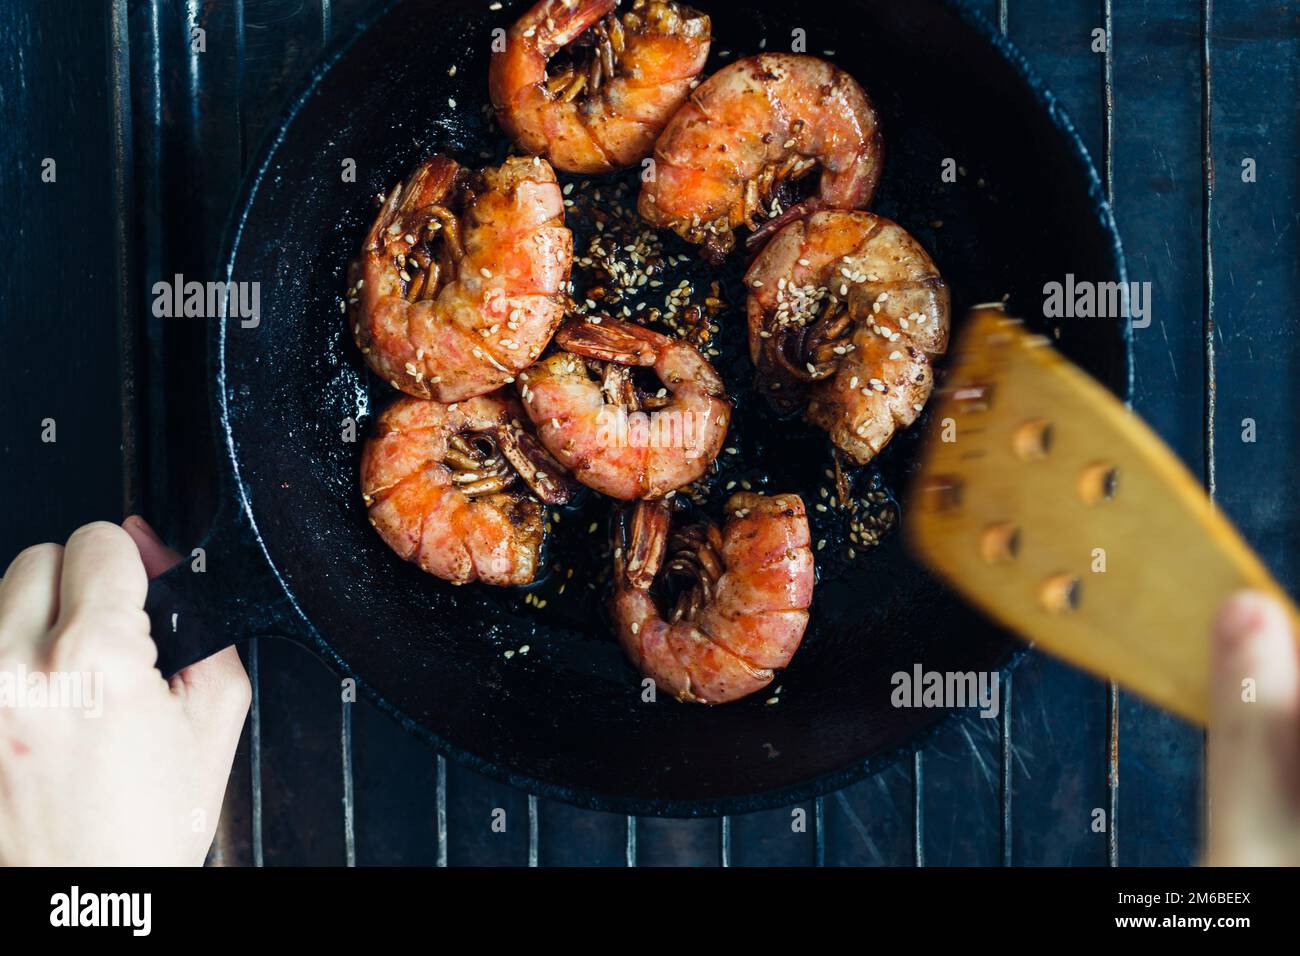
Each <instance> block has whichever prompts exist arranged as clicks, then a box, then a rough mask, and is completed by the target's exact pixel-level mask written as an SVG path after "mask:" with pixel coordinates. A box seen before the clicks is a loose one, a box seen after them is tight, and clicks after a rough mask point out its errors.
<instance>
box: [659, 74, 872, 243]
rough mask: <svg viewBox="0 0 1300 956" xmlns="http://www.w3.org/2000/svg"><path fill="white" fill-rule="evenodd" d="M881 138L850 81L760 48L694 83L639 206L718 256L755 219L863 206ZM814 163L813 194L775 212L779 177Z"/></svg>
mask: <svg viewBox="0 0 1300 956" xmlns="http://www.w3.org/2000/svg"><path fill="white" fill-rule="evenodd" d="M883 154H884V144H883V141H882V138H881V135H880V129H879V124H878V122H877V120H876V111H875V108H874V107H873V106H872V105H871V101H870V100H869V99H868V98H867V95H866V93H864V92H863V90H862V87H860V86H859V85H858V83H857V81H856V80H854V79H853V77H851V76H849V74H847V73H845V72H844V71H843V70H841V69H839V68H838V67H836V66H833V65H831V64H830V63H827V62H825V61H824V60H819V59H817V58H816V57H812V56H800V55H797V54H791V53H760V54H759V55H758V56H751V57H748V58H746V59H743V60H737V61H736V62H735V63H732V64H731V65H730V66H727V67H725V68H723V69H721V70H719V71H718V72H717V73H715V74H713V76H711V77H709V79H708V80H706V81H705V82H704V83H702V84H701V85H700V86H699V88H698V89H696V90H695V91H694V92H693V93H692V94H691V98H690V101H689V102H688V103H687V104H686V105H685V106H683V107H682V108H681V109H680V110H678V111H677V113H676V114H675V115H674V116H673V118H672V121H671V122H669V124H668V126H667V127H666V128H665V129H664V131H663V133H662V134H661V135H660V136H659V139H658V141H657V142H656V143H655V150H654V159H655V165H654V177H653V178H652V179H648V181H647V182H646V183H645V184H644V185H643V186H642V188H641V195H640V198H639V199H638V202H637V208H638V211H639V212H640V214H641V216H642V218H644V219H645V220H647V221H648V222H650V223H651V224H652V225H654V226H659V227H665V228H670V229H672V230H673V231H675V232H676V233H678V234H679V235H680V236H681V237H682V238H683V239H686V240H687V241H689V242H696V243H704V244H705V250H704V251H705V255H706V256H707V257H708V258H710V259H712V260H714V261H715V262H716V261H718V260H720V259H721V257H722V256H723V255H725V254H726V253H727V252H728V251H730V249H731V247H732V245H733V243H734V241H735V238H734V235H733V230H734V229H736V228H738V227H740V226H742V225H743V226H746V227H748V228H750V229H754V228H756V225H757V223H758V220H759V219H760V218H766V217H771V218H773V219H775V220H776V222H775V223H772V224H770V225H769V227H765V228H763V229H760V230H759V232H758V233H756V234H755V236H754V237H751V238H755V239H757V238H761V237H764V236H766V235H767V234H769V233H770V232H772V231H775V228H776V225H777V224H780V223H783V222H784V221H785V216H786V214H787V213H788V214H789V215H791V216H793V215H797V214H806V213H808V212H812V211H815V210H818V209H861V208H864V207H865V206H866V205H867V203H868V202H869V201H870V200H871V196H872V194H873V193H874V192H875V189H876V183H877V181H878V180H879V179H880V168H881V163H882V161H883ZM818 166H820V167H821V171H822V172H821V179H820V182H819V183H818V187H817V194H816V196H814V197H811V198H809V199H807V200H805V201H804V202H802V203H799V204H797V205H796V206H795V207H794V209H793V210H787V212H786V213H783V212H782V210H781V207H782V206H783V205H784V204H785V203H786V202H788V200H789V199H790V198H791V197H790V195H789V194H790V192H791V190H790V189H789V188H787V186H786V184H788V183H791V182H792V181H794V180H796V179H799V178H801V177H803V176H806V175H807V174H809V173H811V172H812V171H813V170H814V169H815V168H817V167H818Z"/></svg>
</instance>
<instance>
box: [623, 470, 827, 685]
mask: <svg viewBox="0 0 1300 956" xmlns="http://www.w3.org/2000/svg"><path fill="white" fill-rule="evenodd" d="M726 512H727V517H726V522H725V524H724V525H723V527H722V530H721V531H719V530H718V527H717V526H716V525H714V524H711V523H706V524H698V525H693V526H691V527H688V528H685V529H682V530H679V531H677V532H676V533H675V534H673V535H672V537H671V539H669V536H668V530H669V524H670V520H671V519H670V509H669V503H668V502H665V501H643V502H640V503H639V504H637V506H636V510H635V514H634V516H633V517H632V519H631V521H630V522H629V521H628V520H627V516H626V514H622V515H620V519H621V520H620V522H619V524H618V526H617V528H616V533H617V538H616V541H615V549H614V565H615V567H614V589H615V590H614V596H613V600H612V602H611V613H612V616H613V618H614V627H615V630H616V632H617V634H618V639H619V642H620V643H621V644H622V645H623V649H624V650H625V651H626V652H627V655H628V657H630V658H631V659H632V663H633V664H635V665H636V667H637V669H638V670H640V671H641V673H642V674H645V675H646V676H647V677H650V678H652V679H653V680H654V682H655V684H657V685H658V686H659V688H660V689H661V690H663V691H666V692H667V693H670V694H672V695H674V696H675V697H677V699H678V700H686V701H696V702H699V703H705V704H725V703H726V702H727V701H731V700H736V699H737V698H740V697H744V696H746V695H748V694H752V693H754V692H755V691H758V690H761V689H762V688H764V687H766V686H767V685H768V684H769V683H771V681H772V677H773V676H774V675H773V671H774V669H776V668H779V667H785V666H786V665H787V664H789V663H790V658H791V657H793V656H794V652H795V651H796V650H797V649H798V647H799V642H800V641H802V640H803V633H804V629H805V628H806V627H807V625H808V605H809V604H811V603H812V592H813V578H814V570H813V554H812V549H811V548H810V547H809V542H810V538H809V534H808V517H807V515H806V514H805V513H804V507H803V502H802V501H801V500H800V499H799V496H798V495H773V496H770V497H769V496H766V495H759V494H752V493H750V492H741V493H739V494H736V495H733V496H732V497H731V499H730V500H729V501H728V502H727V506H726ZM668 551H671V554H667V559H668V560H667V570H666V574H665V575H664V577H667V576H673V575H676V576H681V577H684V578H685V579H686V580H687V582H688V584H687V586H686V587H685V588H683V589H682V590H681V591H680V592H679V593H678V596H677V599H676V602H675V605H674V606H673V608H672V610H671V611H669V612H668V613H667V615H666V616H665V614H664V613H663V612H662V611H660V606H659V603H658V602H657V601H656V599H655V596H654V594H652V592H651V586H652V584H653V583H654V582H655V580H656V578H658V577H660V571H661V569H662V568H663V566H664V559H665V556H666V553H667V552H668Z"/></svg>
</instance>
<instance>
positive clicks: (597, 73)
mask: <svg viewBox="0 0 1300 956" xmlns="http://www.w3.org/2000/svg"><path fill="white" fill-rule="evenodd" d="M615 6H617V0H541V2H540V3H538V4H537V5H536V6H534V7H533V8H532V9H531V10H529V11H528V12H527V13H525V14H524V15H523V17H522V18H520V19H519V20H518V21H517V22H516V23H515V24H514V26H512V27H511V28H510V32H509V35H508V37H507V38H506V42H505V47H504V49H503V50H501V51H500V52H497V53H494V54H493V56H492V64H491V67H490V69H489V72H488V85H489V92H490V93H491V96H492V105H493V106H494V107H496V115H497V122H498V123H500V124H501V128H502V129H504V130H505V132H506V135H507V136H509V137H510V138H511V139H512V140H513V141H514V143H515V145H516V146H518V147H519V148H520V149H523V150H526V151H528V152H531V153H537V154H538V155H540V156H545V157H546V158H547V159H549V160H550V161H551V162H552V163H553V164H554V165H555V167H556V168H557V169H563V170H567V171H568V172H573V173H608V172H613V171H614V170H618V169H625V168H627V167H628V166H633V165H635V164H636V163H637V162H639V161H640V160H642V159H644V158H645V157H647V156H649V155H650V150H651V149H652V148H653V146H654V141H655V137H656V136H658V135H659V131H660V130H662V129H663V128H664V124H665V123H667V122H668V120H669V118H670V117H671V116H672V115H673V113H674V112H675V111H676V110H677V108H678V107H679V106H681V104H682V102H683V101H684V100H685V99H686V94H687V93H688V92H689V90H690V87H691V84H692V83H694V82H695V78H696V77H697V76H698V75H699V73H700V71H701V70H702V69H704V61H705V59H706V58H707V57H708V54H709V29H710V28H709V18H708V17H706V16H704V15H703V14H701V13H698V12H697V11H695V10H692V9H690V8H689V7H686V6H682V5H680V4H677V3H673V2H668V0H635V2H634V3H633V4H632V6H631V8H630V9H629V10H627V12H625V13H624V14H623V15H622V16H621V17H620V16H618V15H616V14H615V13H614V8H615ZM583 44H586V45H587V48H588V50H589V51H590V53H589V55H588V56H587V57H585V58H583V57H578V58H573V59H572V62H570V63H568V64H567V65H566V66H564V67H563V68H562V69H560V70H558V71H556V72H555V73H553V74H550V75H548V74H547V61H548V60H550V59H551V58H552V57H554V56H555V55H556V54H557V53H559V52H560V50H561V49H563V48H565V47H569V50H570V52H572V51H574V50H575V49H577V48H579V47H580V46H581V45H583Z"/></svg>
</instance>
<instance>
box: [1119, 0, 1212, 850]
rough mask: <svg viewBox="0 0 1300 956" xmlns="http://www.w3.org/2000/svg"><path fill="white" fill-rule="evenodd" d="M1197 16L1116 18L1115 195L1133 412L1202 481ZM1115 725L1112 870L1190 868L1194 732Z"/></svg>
mask: <svg viewBox="0 0 1300 956" xmlns="http://www.w3.org/2000/svg"><path fill="white" fill-rule="evenodd" d="M1198 7H1199V4H1190V3H1188V4H1159V5H1155V4H1146V5H1144V6H1143V7H1142V8H1141V9H1130V8H1127V7H1125V6H1123V5H1119V6H1117V8H1116V10H1115V150H1114V156H1115V171H1114V188H1115V207H1116V217H1117V218H1118V221H1119V225H1120V230H1121V235H1122V236H1123V238H1124V250H1125V255H1126V258H1127V261H1128V266H1129V277H1130V280H1132V281H1137V282H1149V283H1151V290H1152V304H1151V312H1152V314H1151V317H1150V325H1149V326H1148V327H1146V328H1136V327H1135V328H1134V331H1133V347H1134V356H1135V362H1134V370H1135V375H1134V396H1133V407H1134V409H1135V410H1136V411H1137V412H1138V413H1139V414H1140V415H1142V416H1143V417H1145V418H1146V419H1147V421H1149V422H1150V423H1151V425H1152V427H1154V428H1155V429H1156V431H1157V432H1159V433H1160V435H1161V437H1163V438H1164V439H1165V441H1167V442H1168V443H1169V444H1170V446H1171V447H1172V448H1173V449H1174V450H1175V452H1177V454H1178V455H1179V456H1180V457H1181V458H1182V459H1183V461H1184V462H1185V463H1186V464H1187V465H1188V466H1189V467H1190V468H1191V469H1192V471H1193V473H1195V474H1197V475H1198V476H1201V477H1203V478H1204V477H1205V470H1204V465H1205V422H1204V418H1203V414H1202V405H1203V402H1204V397H1205V361H1204V347H1203V342H1202V336H1203V324H1202V314H1203V296H1202V235H1201V231H1202V230H1201V190H1202V178H1201V174H1202V169H1201V152H1202V151H1201V91H1200V90H1201V55H1200V46H1201V44H1200V12H1199V9H1198ZM1144 321H1145V320H1144ZM1116 572H1118V573H1123V569H1122V568H1118V569H1117V568H1112V571H1111V572H1110V573H1116ZM1207 626H1208V622H1207ZM1119 716H1120V735H1119V736H1120V751H1119V779H1120V785H1119V815H1118V820H1116V821H1115V823H1116V825H1117V832H1118V834H1119V851H1120V852H1119V862H1120V863H1121V864H1123V865H1141V864H1181V863H1189V862H1191V861H1192V859H1193V856H1194V853H1195V846H1196V844H1197V842H1198V839H1199V833H1200V825H1201V810H1200V782H1199V781H1200V775H1201V770H1202V767H1201V763H1202V761H1201V750H1202V747H1201V734H1200V732H1199V731H1196V730H1193V729H1192V728H1189V727H1187V726H1186V725H1184V724H1182V723H1180V722H1179V721H1177V720H1175V719H1174V718H1172V717H1169V716H1168V715H1166V714H1163V713H1162V712H1160V711H1158V710H1156V709H1155V708H1153V707H1151V706H1149V705H1148V704H1146V703H1145V702H1143V701H1142V700H1141V699H1139V698H1136V697H1134V696H1133V695H1131V694H1127V693H1121V694H1120V713H1119Z"/></svg>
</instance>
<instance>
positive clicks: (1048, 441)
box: [1012, 418, 1052, 461]
mask: <svg viewBox="0 0 1300 956" xmlns="http://www.w3.org/2000/svg"><path fill="white" fill-rule="evenodd" d="M1012 445H1013V447H1014V448H1015V452H1016V457H1017V458H1019V459H1020V460H1021V461H1042V460H1043V459H1044V458H1046V457H1047V455H1048V453H1049V452H1050V451H1051V450H1052V423H1051V422H1049V421H1048V420H1047V419H1046V418H1031V419H1029V420H1028V421H1026V422H1022V423H1021V424H1020V426H1019V427H1017V428H1016V433H1015V436H1014V438H1013V439H1012Z"/></svg>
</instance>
